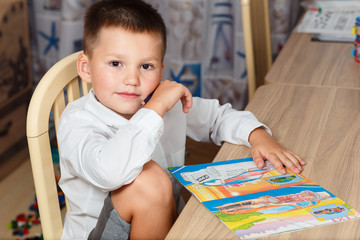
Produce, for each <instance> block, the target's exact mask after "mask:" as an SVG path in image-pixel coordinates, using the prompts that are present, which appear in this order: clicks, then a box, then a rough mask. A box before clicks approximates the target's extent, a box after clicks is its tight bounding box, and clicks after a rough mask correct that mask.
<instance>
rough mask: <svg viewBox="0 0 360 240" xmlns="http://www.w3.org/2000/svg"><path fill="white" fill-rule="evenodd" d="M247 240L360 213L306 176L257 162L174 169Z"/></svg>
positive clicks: (200, 197) (214, 211) (183, 180)
mask: <svg viewBox="0 0 360 240" xmlns="http://www.w3.org/2000/svg"><path fill="white" fill-rule="evenodd" d="M169 170H170V172H171V173H172V174H173V175H174V176H175V177H176V178H177V179H178V180H179V181H180V182H181V183H182V184H183V186H184V187H186V188H187V189H188V190H189V191H190V192H191V193H192V194H193V195H194V196H195V197H196V198H197V199H198V200H199V201H200V202H202V203H203V204H204V205H205V207H206V208H207V209H208V210H209V211H210V212H212V213H213V214H214V215H215V216H217V217H218V218H219V219H220V220H221V221H222V222H223V223H224V224H225V225H226V226H227V227H229V229H230V230H231V231H233V232H234V233H235V234H236V235H237V236H238V237H239V238H241V239H253V238H259V237H264V236H269V235H273V234H279V233H283V232H289V231H295V230H301V229H304V228H309V227H315V226H319V225H324V224H331V223H335V222H342V221H347V220H351V219H357V218H359V217H360V214H359V212H358V211H356V210H355V209H353V208H352V207H351V206H349V205H348V204H346V203H345V202H344V201H343V200H341V199H339V198H338V197H336V196H335V195H333V194H332V193H330V192H329V191H327V190H325V189H324V188H322V187H321V186H319V185H317V184H316V183H315V182H313V181H311V180H309V179H307V178H306V177H304V176H303V175H301V174H295V173H292V172H290V171H288V170H287V173H286V174H285V175H281V174H280V173H279V172H278V171H277V170H276V169H275V168H274V166H272V165H271V164H270V163H268V162H267V163H266V166H265V167H264V168H262V169H258V168H257V167H256V166H255V164H254V163H253V161H252V159H251V158H246V159H235V160H229V161H224V162H215V163H208V164H199V165H191V166H183V167H175V168H171V169H169Z"/></svg>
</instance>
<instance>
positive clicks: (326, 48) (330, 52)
mask: <svg viewBox="0 0 360 240" xmlns="http://www.w3.org/2000/svg"><path fill="white" fill-rule="evenodd" d="M311 36H312V34H305V33H292V34H291V36H290V38H289V39H288V41H287V42H286V44H285V46H284V48H283V49H282V50H281V52H280V54H279V56H278V57H277V58H276V60H275V62H274V64H273V66H272V67H271V69H270V71H269V72H268V74H267V75H266V77H265V82H266V83H284V84H299V85H310V86H334V87H346V88H360V80H359V79H360V63H357V62H356V61H355V60H354V57H352V56H351V50H352V49H353V47H354V45H353V44H352V43H329V42H313V41H311ZM354 38H355V37H354Z"/></svg>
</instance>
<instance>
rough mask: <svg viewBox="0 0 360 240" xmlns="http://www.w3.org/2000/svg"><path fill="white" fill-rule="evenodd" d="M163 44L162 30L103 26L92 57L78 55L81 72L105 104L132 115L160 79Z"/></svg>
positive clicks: (127, 115) (81, 75)
mask: <svg viewBox="0 0 360 240" xmlns="http://www.w3.org/2000/svg"><path fill="white" fill-rule="evenodd" d="M161 47H162V41H161V37H160V34H155V33H147V32H144V33H132V32H129V31H126V30H124V29H122V28H115V27H108V28H103V29H102V30H101V31H100V33H99V35H98V40H97V42H96V45H95V47H94V48H93V51H92V55H91V58H89V56H86V55H83V56H80V57H79V59H78V71H79V75H80V77H81V78H82V79H83V80H84V81H87V82H91V83H92V86H93V89H94V92H95V95H96V97H97V99H98V100H99V101H100V102H101V103H102V104H103V105H105V106H106V107H108V108H110V109H112V110H113V111H115V112H117V113H118V114H120V115H122V116H123V117H126V118H128V119H129V118H130V117H131V116H132V115H133V114H134V113H136V111H138V110H139V109H140V105H141V103H142V102H143V100H144V99H145V98H146V97H147V96H148V95H149V94H150V93H151V92H152V91H153V90H154V89H155V88H156V87H157V85H158V84H159V83H160V81H161V78H162V73H163V68H164V64H163V62H162V51H161Z"/></svg>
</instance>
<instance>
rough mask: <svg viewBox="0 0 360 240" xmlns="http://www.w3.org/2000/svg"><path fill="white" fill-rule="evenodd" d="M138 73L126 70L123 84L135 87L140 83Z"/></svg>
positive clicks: (134, 70) (129, 69)
mask: <svg viewBox="0 0 360 240" xmlns="http://www.w3.org/2000/svg"><path fill="white" fill-rule="evenodd" d="M139 78H140V76H139V71H138V70H137V69H131V68H128V69H127V71H126V75H125V76H124V83H125V84H126V85H135V86H137V85H138V84H139V82H140V79H139Z"/></svg>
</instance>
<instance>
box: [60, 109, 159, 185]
mask: <svg viewBox="0 0 360 240" xmlns="http://www.w3.org/2000/svg"><path fill="white" fill-rule="evenodd" d="M85 106H86V105H85ZM108 111H111V110H108ZM108 111H105V112H104V111H103V112H101V114H99V115H94V114H93V113H94V111H93V109H86V111H85V110H83V109H81V110H79V108H78V107H74V108H72V107H70V108H68V109H66V111H65V112H64V114H63V115H62V117H61V121H60V124H59V130H58V142H59V145H60V153H61V158H62V163H63V167H65V168H66V170H67V171H65V172H66V173H67V174H70V175H72V176H76V177H79V178H81V179H83V180H84V181H85V182H89V183H91V184H92V185H94V186H96V187H98V188H100V189H102V190H104V191H110V190H114V189H117V188H119V187H121V186H122V185H125V184H128V183H131V182H132V181H133V180H134V179H135V178H136V177H137V176H138V175H139V174H140V172H141V170H142V166H143V165H144V164H145V163H146V162H148V161H149V160H150V159H151V155H152V153H153V151H154V149H155V147H156V145H157V143H158V141H159V139H160V137H161V134H162V132H163V121H162V119H161V117H160V116H158V115H157V114H156V113H155V112H154V111H151V110H148V109H141V110H140V111H138V112H137V113H136V114H135V115H134V116H133V117H132V118H131V119H130V120H126V119H122V117H120V116H116V113H113V112H108ZM106 115H108V116H106ZM109 115H110V116H109ZM103 119H113V120H110V121H109V120H106V121H104V120H103ZM115 119H116V120H115ZM111 124H112V125H111ZM66 173H65V174H66ZM64 178H66V176H64Z"/></svg>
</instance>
